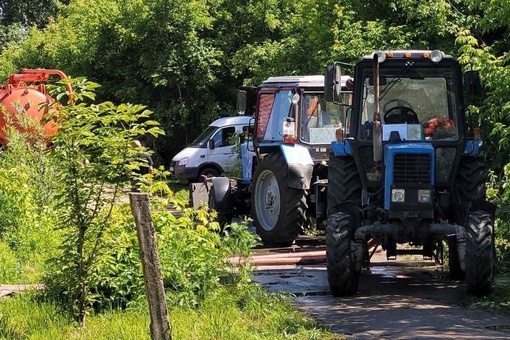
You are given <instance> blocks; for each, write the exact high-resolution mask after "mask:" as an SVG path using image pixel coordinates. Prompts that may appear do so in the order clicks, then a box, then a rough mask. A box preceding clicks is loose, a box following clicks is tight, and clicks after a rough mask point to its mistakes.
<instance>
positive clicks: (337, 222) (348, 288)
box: [326, 212, 359, 296]
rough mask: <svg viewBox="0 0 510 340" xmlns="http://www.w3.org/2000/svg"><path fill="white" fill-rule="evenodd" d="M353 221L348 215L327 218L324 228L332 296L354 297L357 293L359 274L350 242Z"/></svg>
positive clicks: (341, 214) (339, 214) (339, 213)
mask: <svg viewBox="0 0 510 340" xmlns="http://www.w3.org/2000/svg"><path fill="white" fill-rule="evenodd" d="M354 228H355V225H354V221H353V219H352V217H351V215H349V214H348V213H344V212H338V213H336V214H333V215H330V216H329V217H328V226H327V227H326V258H327V269H328V281H329V288H330V290H331V293H332V294H333V295H334V296H348V295H354V294H356V292H357V291H358V277H359V272H356V271H355V268H354V264H355V263H354V256H353V254H352V251H351V240H352V237H353V230H354Z"/></svg>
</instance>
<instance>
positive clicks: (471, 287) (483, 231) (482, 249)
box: [466, 211, 495, 295]
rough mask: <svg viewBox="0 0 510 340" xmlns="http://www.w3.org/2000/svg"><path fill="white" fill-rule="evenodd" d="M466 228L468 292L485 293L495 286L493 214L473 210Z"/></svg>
mask: <svg viewBox="0 0 510 340" xmlns="http://www.w3.org/2000/svg"><path fill="white" fill-rule="evenodd" d="M466 229H467V232H468V237H467V243H466V286H467V289H468V292H470V293H472V294H475V295H484V294H487V293H489V292H491V291H492V289H493V287H494V260H495V259H494V253H495V252H494V242H493V231H494V230H493V229H494V225H493V222H492V217H491V215H490V214H489V213H486V212H483V211H471V212H470V213H469V215H468V220H467V223H466Z"/></svg>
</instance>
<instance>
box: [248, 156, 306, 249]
mask: <svg viewBox="0 0 510 340" xmlns="http://www.w3.org/2000/svg"><path fill="white" fill-rule="evenodd" d="M288 182H289V179H288V171H287V164H286V162H285V159H284V157H283V155H281V154H280V153H271V154H269V155H267V156H266V157H265V158H264V159H263V160H262V162H261V163H260V165H259V166H258V167H257V170H256V171H255V176H254V180H253V190H252V196H251V202H252V216H253V222H254V225H255V227H256V229H257V234H258V235H259V236H260V238H261V240H262V242H263V244H265V245H269V246H288V245H291V244H292V243H293V242H294V240H295V239H296V237H297V236H298V235H299V233H300V232H301V231H302V230H303V227H304V225H305V223H306V209H307V203H306V191H305V190H302V189H295V188H290V187H289V184H288Z"/></svg>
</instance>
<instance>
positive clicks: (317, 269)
mask: <svg viewBox="0 0 510 340" xmlns="http://www.w3.org/2000/svg"><path fill="white" fill-rule="evenodd" d="M254 280H255V281H256V282H258V283H260V284H261V285H262V286H263V287H265V288H266V289H268V290H270V291H275V292H288V293H291V294H293V296H294V298H293V301H294V303H295V305H296V307H297V308H299V309H300V310H302V311H303V312H305V313H306V314H308V315H310V316H312V317H313V318H315V319H316V320H318V321H319V323H321V324H322V325H324V326H326V327H328V328H330V329H331V330H332V331H334V332H338V333H342V334H345V335H346V336H348V338H349V339H363V340H364V339H475V340H476V339H510V318H508V317H504V316H498V315H496V314H493V313H490V312H488V311H484V310H480V309H474V308H470V307H468V306H466V304H465V301H466V299H467V293H466V289H465V287H464V283H463V282H462V281H455V280H451V279H449V278H448V275H447V272H445V271H443V268H442V266H436V265H435V264H434V262H432V261H423V260H416V259H414V260H413V261H411V262H410V261H409V259H408V260H405V261H402V260H397V261H391V262H388V261H386V258H385V256H384V254H383V253H380V254H376V255H375V256H374V258H373V259H372V266H371V270H370V271H365V272H364V273H363V274H362V275H361V277H360V286H359V292H358V294H356V295H355V296H352V297H343V298H335V297H333V296H331V294H330V292H329V286H328V281H327V271H326V265H325V263H320V264H314V265H283V266H282V265H276V266H260V267H259V268H258V271H257V272H256V273H255V277H254Z"/></svg>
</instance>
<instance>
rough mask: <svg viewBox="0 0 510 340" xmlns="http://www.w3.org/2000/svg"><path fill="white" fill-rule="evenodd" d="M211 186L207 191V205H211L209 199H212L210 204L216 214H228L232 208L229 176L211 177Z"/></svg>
mask: <svg viewBox="0 0 510 340" xmlns="http://www.w3.org/2000/svg"><path fill="white" fill-rule="evenodd" d="M211 181H212V188H211V191H210V192H209V195H210V197H209V202H210V203H209V207H211V200H214V201H213V202H212V203H213V204H212V206H214V209H215V210H216V211H217V212H218V214H230V213H232V212H233V209H234V203H235V202H234V195H233V194H232V190H231V185H230V178H228V177H213V178H212V179H211Z"/></svg>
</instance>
